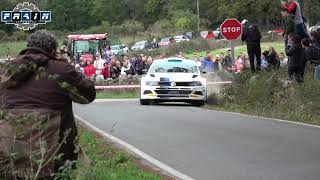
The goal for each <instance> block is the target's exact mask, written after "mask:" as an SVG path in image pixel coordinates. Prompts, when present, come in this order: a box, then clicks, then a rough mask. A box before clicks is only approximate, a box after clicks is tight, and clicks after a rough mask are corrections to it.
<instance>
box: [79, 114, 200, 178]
mask: <svg viewBox="0 0 320 180" xmlns="http://www.w3.org/2000/svg"><path fill="white" fill-rule="evenodd" d="M74 116H75V118H76V119H78V120H79V121H81V122H82V123H84V124H85V125H86V126H88V127H89V128H91V129H92V130H94V131H96V132H97V133H99V134H100V135H102V136H104V137H106V138H107V139H109V140H111V141H113V142H114V143H117V144H119V145H121V146H122V147H124V148H125V149H126V150H129V151H130V152H132V153H134V154H136V155H137V156H139V157H140V158H142V159H144V160H146V161H148V162H149V163H151V164H153V165H154V166H156V167H158V168H160V169H162V170H163V171H165V172H166V173H168V174H170V175H172V176H174V177H175V178H179V179H182V180H195V179H194V178H191V177H189V176H187V175H185V174H183V173H181V172H179V171H177V170H175V169H173V168H172V167H170V166H168V165H166V164H164V163H162V162H160V161H159V160H157V159H155V158H153V157H151V156H149V155H148V154H146V153H144V152H142V151H141V150H139V149H137V148H136V147H134V146H132V145H131V144H128V143H126V142H124V141H123V140H121V139H119V138H117V137H114V136H112V135H110V134H108V133H106V132H105V131H103V130H101V129H99V128H97V127H95V126H94V125H92V124H91V123H90V122H88V121H86V120H84V119H83V118H81V117H80V116H78V115H76V114H75V115H74Z"/></svg>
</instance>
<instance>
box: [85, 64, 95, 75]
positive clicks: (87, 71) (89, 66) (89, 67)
mask: <svg viewBox="0 0 320 180" xmlns="http://www.w3.org/2000/svg"><path fill="white" fill-rule="evenodd" d="M95 74H96V69H95V68H94V66H93V64H92V63H91V61H87V62H86V66H85V67H84V75H85V76H86V77H93V76H94V75H95Z"/></svg>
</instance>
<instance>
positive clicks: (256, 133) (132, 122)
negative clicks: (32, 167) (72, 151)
mask: <svg viewBox="0 0 320 180" xmlns="http://www.w3.org/2000/svg"><path fill="white" fill-rule="evenodd" d="M74 110H75V113H76V114H77V115H78V116H80V117H81V118H83V119H86V120H87V121H89V122H90V123H92V124H93V125H95V126H96V127H98V128H99V129H101V130H104V131H105V132H107V133H110V134H112V135H113V136H115V137H117V138H120V139H121V140H123V141H125V142H127V143H129V144H131V145H133V146H135V147H136V148H138V149H140V150H142V151H143V152H145V153H147V154H149V155H150V156H152V157H154V158H156V159H157V160H159V161H161V162H163V163H165V164H167V165H169V166H170V167H172V168H174V169H176V170H178V171H180V172H182V173H184V174H186V175H188V176H190V177H192V178H194V179H199V180H319V179H320V129H318V128H314V127H306V126H302V125H296V124H290V123H285V122H277V121H272V120H266V119H260V118H256V117H249V116H242V115H237V114H230V113H224V112H216V111H209V110H205V109H201V108H194V107H191V106H177V105H173V106H172V105H170V106H140V105H139V103H138V101H130V102H103V103H93V104H91V105H87V106H83V105H75V106H74ZM113 127H114V128H113Z"/></svg>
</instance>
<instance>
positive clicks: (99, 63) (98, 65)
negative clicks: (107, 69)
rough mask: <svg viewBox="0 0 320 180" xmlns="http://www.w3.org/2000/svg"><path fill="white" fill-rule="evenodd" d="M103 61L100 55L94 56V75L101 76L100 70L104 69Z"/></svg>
mask: <svg viewBox="0 0 320 180" xmlns="http://www.w3.org/2000/svg"><path fill="white" fill-rule="evenodd" d="M104 63H105V60H103V59H102V57H101V54H100V53H97V54H96V59H95V61H94V68H95V69H96V74H101V71H102V69H103V68H104Z"/></svg>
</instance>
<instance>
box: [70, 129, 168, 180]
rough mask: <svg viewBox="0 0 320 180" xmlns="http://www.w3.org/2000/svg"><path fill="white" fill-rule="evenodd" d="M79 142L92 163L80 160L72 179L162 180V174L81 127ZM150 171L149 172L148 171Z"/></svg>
mask: <svg viewBox="0 0 320 180" xmlns="http://www.w3.org/2000/svg"><path fill="white" fill-rule="evenodd" d="M79 134H80V139H79V143H80V146H81V148H82V149H83V151H84V152H85V154H86V155H87V156H88V157H89V159H90V160H91V163H87V165H85V163H83V162H81V161H80V162H79V163H78V165H77V166H78V168H77V170H75V171H74V172H72V173H71V174H72V176H73V177H72V179H79V180H87V179H94V180H105V179H107V180H160V179H162V178H161V176H160V175H159V174H157V173H155V172H154V171H153V172H152V171H151V170H142V169H140V168H139V167H138V165H137V164H135V163H134V162H133V161H134V160H133V159H132V158H131V157H130V156H129V155H128V154H126V153H124V152H121V151H120V150H115V149H113V148H112V147H111V146H110V145H109V144H108V143H107V142H106V140H105V139H103V138H101V137H99V136H97V135H95V134H94V133H92V132H90V131H88V129H85V128H80V129H79ZM147 171H149V172H147Z"/></svg>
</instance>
